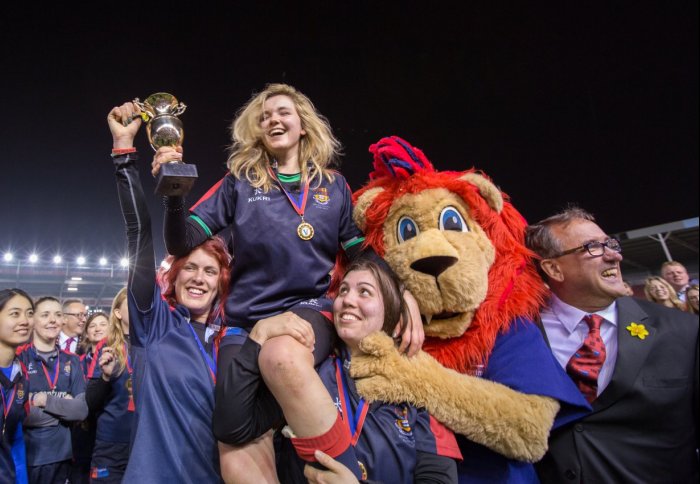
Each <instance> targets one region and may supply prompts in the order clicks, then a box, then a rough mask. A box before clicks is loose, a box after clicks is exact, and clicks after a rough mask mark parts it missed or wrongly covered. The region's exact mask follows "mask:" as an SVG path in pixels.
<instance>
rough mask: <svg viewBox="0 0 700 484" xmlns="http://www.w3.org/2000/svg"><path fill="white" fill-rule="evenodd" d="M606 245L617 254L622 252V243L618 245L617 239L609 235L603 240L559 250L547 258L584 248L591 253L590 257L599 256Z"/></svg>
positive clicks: (579, 250) (603, 252) (580, 250)
mask: <svg viewBox="0 0 700 484" xmlns="http://www.w3.org/2000/svg"><path fill="white" fill-rule="evenodd" d="M606 247H607V248H608V249H610V250H612V251H613V252H617V253H618V254H619V253H620V252H622V245H620V241H619V240H617V239H616V238H615V237H610V238H609V239H607V240H606V241H605V242H588V243H586V244H583V245H581V246H579V247H575V248H573V249H569V250H565V251H563V252H560V253H558V254H557V255H555V256H552V257H549V258H550V259H556V258H557V257H562V256H565V255H569V254H573V253H574V252H582V251H584V250H585V251H588V253H589V254H591V256H592V257H600V256H602V255H603V254H605V248H606Z"/></svg>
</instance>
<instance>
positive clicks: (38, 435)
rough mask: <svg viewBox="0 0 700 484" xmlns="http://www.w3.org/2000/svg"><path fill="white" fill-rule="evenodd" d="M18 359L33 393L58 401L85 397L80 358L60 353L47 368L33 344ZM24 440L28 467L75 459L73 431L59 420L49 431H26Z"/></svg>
mask: <svg viewBox="0 0 700 484" xmlns="http://www.w3.org/2000/svg"><path fill="white" fill-rule="evenodd" d="M56 349H58V346H56ZM19 358H20V360H21V361H22V363H23V364H24V366H25V367H26V369H27V376H28V378H29V384H30V385H31V388H32V392H33V393H37V392H47V393H48V394H49V395H53V396H56V397H59V398H65V397H66V396H67V395H70V396H71V397H76V396H78V395H80V394H83V393H85V375H84V373H83V367H82V364H81V363H80V357H78V356H77V355H75V354H73V353H68V352H66V351H63V350H58V353H57V355H56V356H53V357H50V358H49V359H48V364H44V362H43V361H42V359H41V357H40V356H39V355H38V354H37V352H36V348H35V347H34V345H33V344H30V345H27V346H26V347H24V349H23V350H22V351H21V352H20V353H19ZM47 414H48V412H47ZM48 415H50V414H48ZM24 436H25V443H26V445H27V462H28V465H29V466H40V465H44V464H51V463H54V462H61V461H64V460H67V459H71V458H72V457H73V448H72V443H71V431H70V427H69V426H68V425H67V424H66V423H65V422H62V421H60V420H58V419H56V420H55V425H50V426H48V427H32V428H29V427H27V428H25V429H24Z"/></svg>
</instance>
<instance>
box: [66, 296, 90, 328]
mask: <svg viewBox="0 0 700 484" xmlns="http://www.w3.org/2000/svg"><path fill="white" fill-rule="evenodd" d="M63 321H64V324H63V332H64V333H65V334H66V335H68V336H70V337H77V336H80V335H81V334H83V331H84V330H85V323H87V309H85V304H83V303H80V302H74V303H71V304H69V305H68V306H66V308H65V314H64V315H63Z"/></svg>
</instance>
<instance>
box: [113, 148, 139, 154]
mask: <svg viewBox="0 0 700 484" xmlns="http://www.w3.org/2000/svg"><path fill="white" fill-rule="evenodd" d="M129 153H136V148H134V147H133V146H130V147H125V148H117V147H116V146H115V147H113V148H112V156H120V155H126V154H129Z"/></svg>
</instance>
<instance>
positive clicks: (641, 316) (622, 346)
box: [593, 297, 656, 411]
mask: <svg viewBox="0 0 700 484" xmlns="http://www.w3.org/2000/svg"><path fill="white" fill-rule="evenodd" d="M617 316H618V318H617V361H616V363H615V369H614V370H613V375H612V379H611V380H610V383H609V384H608V386H607V387H606V388H605V390H604V391H603V393H601V395H600V396H599V397H598V398H597V399H596V400H595V401H594V402H593V410H594V411H597V410H602V409H603V408H605V407H608V406H610V405H611V404H613V403H614V402H615V401H616V400H618V399H619V398H620V397H621V396H623V395H624V394H625V393H627V392H628V391H630V389H631V388H632V386H633V385H634V382H635V380H636V378H637V374H638V373H639V371H640V370H641V368H642V366H643V365H644V361H645V360H646V359H647V356H648V355H649V352H650V351H651V349H652V347H653V346H654V339H655V336H656V328H655V322H654V319H653V318H650V317H649V316H648V315H647V314H646V313H645V312H644V310H643V309H642V308H641V307H640V306H639V305H638V304H637V303H635V302H634V299H633V298H631V297H623V298H620V299H618V300H617ZM631 323H637V324H643V325H644V327H645V328H646V330H647V331H648V332H649V334H648V335H647V337H646V338H645V339H640V338H638V337H636V336H632V334H631V333H630V331H629V330H628V329H627V326H629V325H630V324H631Z"/></svg>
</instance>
